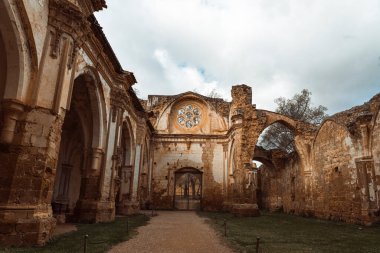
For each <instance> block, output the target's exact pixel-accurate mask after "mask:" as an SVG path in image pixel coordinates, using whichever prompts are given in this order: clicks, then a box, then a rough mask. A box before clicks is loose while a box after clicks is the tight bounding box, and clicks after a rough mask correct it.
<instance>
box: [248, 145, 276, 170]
mask: <svg viewBox="0 0 380 253" xmlns="http://www.w3.org/2000/svg"><path fill="white" fill-rule="evenodd" d="M252 160H256V161H259V162H261V163H262V164H264V165H265V166H267V167H269V168H273V169H274V168H275V165H274V164H273V161H272V157H271V151H270V150H265V149H264V148H262V147H260V146H256V148H255V152H254V155H253V159H252Z"/></svg>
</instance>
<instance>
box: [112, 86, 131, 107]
mask: <svg viewBox="0 0 380 253" xmlns="http://www.w3.org/2000/svg"><path fill="white" fill-rule="evenodd" d="M130 104H131V100H130V98H129V96H128V94H127V92H126V91H125V90H124V89H120V88H117V87H112V88H111V105H112V106H114V107H117V108H121V109H124V110H126V109H127V108H128V107H129V106H130Z"/></svg>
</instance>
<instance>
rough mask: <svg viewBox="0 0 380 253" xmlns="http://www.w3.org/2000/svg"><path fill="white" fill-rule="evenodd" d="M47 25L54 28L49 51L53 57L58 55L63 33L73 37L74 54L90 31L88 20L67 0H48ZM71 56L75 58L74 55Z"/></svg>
mask: <svg viewBox="0 0 380 253" xmlns="http://www.w3.org/2000/svg"><path fill="white" fill-rule="evenodd" d="M49 25H51V26H52V27H54V28H55V32H54V38H53V39H52V42H51V52H50V54H51V56H52V57H53V58H57V57H58V55H59V45H60V40H61V37H62V34H63V33H66V34H68V35H70V36H71V37H72V38H73V40H74V47H73V51H72V52H73V54H76V52H77V50H78V48H80V47H81V46H82V44H83V42H84V41H85V40H86V37H87V35H88V34H89V33H90V32H91V29H90V22H88V21H87V18H86V16H85V15H84V14H83V13H82V11H81V9H80V8H79V7H78V6H77V5H75V4H73V3H72V2H70V1H68V0H50V1H49ZM72 58H75V55H74V57H72Z"/></svg>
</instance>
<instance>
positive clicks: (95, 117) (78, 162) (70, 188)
mask: <svg viewBox="0 0 380 253" xmlns="http://www.w3.org/2000/svg"><path fill="white" fill-rule="evenodd" d="M96 90H97V87H96V81H95V80H94V79H93V78H92V77H91V76H89V75H86V74H83V75H81V76H79V77H77V78H76V79H75V81H74V84H73V90H72V97H71V102H70V107H69V108H70V110H69V111H67V113H66V116H65V119H64V123H63V126H62V135H61V145H60V150H59V159H58V165H57V173H56V179H55V185H54V193H53V199H52V206H53V211H54V214H55V215H56V217H58V218H60V219H59V220H60V221H64V220H65V218H66V217H69V218H70V217H72V216H73V215H74V210H75V209H76V207H77V202H78V200H81V199H83V198H86V199H89V198H96V196H97V194H98V189H99V188H98V186H97V184H98V181H99V180H97V179H96V176H95V178H94V177H92V176H90V168H91V169H92V170H93V169H94V168H93V165H92V162H93V157H92V156H94V155H95V154H94V152H96V150H99V149H102V148H103V147H102V142H101V139H102V138H101V136H100V134H101V133H102V132H104V129H102V128H103V127H104V126H103V124H101V120H100V119H99V115H101V113H99V111H103V110H104V108H102V104H103V102H102V101H99V96H97V95H96V94H99V92H98V91H96ZM97 169H98V170H99V169H100V168H97ZM91 173H93V174H95V175H99V174H100V173H99V171H95V172H94V171H91ZM91 180H93V181H92V182H90V181H91ZM75 214H78V213H77V212H75Z"/></svg>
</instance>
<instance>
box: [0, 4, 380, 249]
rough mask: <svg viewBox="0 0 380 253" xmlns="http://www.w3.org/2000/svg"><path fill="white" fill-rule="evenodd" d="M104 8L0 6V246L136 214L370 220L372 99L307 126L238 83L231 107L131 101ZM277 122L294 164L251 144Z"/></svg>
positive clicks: (378, 177)
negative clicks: (290, 136)
mask: <svg viewBox="0 0 380 253" xmlns="http://www.w3.org/2000/svg"><path fill="white" fill-rule="evenodd" d="M105 7H106V4H105V1H104V0H83V1H76V0H39V1H26V0H24V1H22V0H20V1H16V0H0V100H1V103H0V118H1V121H0V245H43V244H44V243H46V242H47V241H48V240H49V239H50V237H51V235H52V232H53V230H54V228H55V226H56V223H63V222H66V221H76V222H101V221H110V220H113V219H114V217H115V214H116V213H119V214H131V213H134V212H137V211H138V210H139V209H141V208H155V209H157V208H158V209H179V210H196V209H203V210H216V211H219V210H227V211H231V212H233V213H235V214H237V215H257V213H258V211H257V210H258V209H257V204H259V206H262V207H264V208H268V209H271V210H277V209H283V210H284V211H286V212H292V213H296V214H301V215H314V216H318V217H323V218H331V219H340V220H344V221H349V222H358V223H365V224H369V223H373V222H376V221H378V215H379V205H380V203H379V198H380V195H379V187H380V141H379V136H380V117H379V104H380V102H379V95H377V96H375V97H374V98H373V99H372V100H371V101H370V102H368V103H366V104H365V105H363V106H361V107H357V108H353V109H352V110H349V111H347V112H343V113H340V114H337V115H335V116H333V117H331V118H329V119H327V120H326V121H325V122H324V123H323V124H322V125H321V126H318V127H317V126H313V125H310V124H307V123H304V122H300V121H296V120H293V119H290V118H288V117H286V116H283V115H279V114H276V113H273V112H269V111H265V110H258V109H256V106H255V105H254V104H252V90H251V87H249V86H247V85H236V86H233V87H232V90H231V95H232V101H231V102H226V101H223V100H222V99H218V98H209V97H205V96H201V95H199V94H196V93H193V92H187V93H183V94H179V95H176V96H149V97H148V100H139V99H138V98H137V97H136V95H135V93H134V92H133V89H132V86H133V84H135V83H136V79H135V77H134V75H133V73H131V72H129V71H125V70H123V69H122V68H121V66H120V63H119V62H118V59H117V57H116V56H115V54H114V52H113V50H112V48H111V46H110V45H109V43H108V41H107V39H106V37H105V35H104V33H103V32H102V28H101V27H100V25H99V24H98V23H97V21H96V18H95V17H94V15H93V12H95V11H100V10H101V9H103V8H105ZM276 122H280V123H282V124H284V125H286V126H287V127H288V128H290V129H291V130H292V131H293V132H294V135H295V136H296V137H295V144H296V153H294V154H292V155H287V154H284V153H282V152H280V151H278V150H264V149H262V148H260V147H258V146H257V142H258V139H259V136H260V134H261V133H262V132H263V131H264V129H265V128H266V127H268V126H270V125H271V124H273V123H276ZM253 160H258V161H261V162H262V163H263V167H261V168H260V169H259V170H258V169H257V168H256V167H255V164H254V163H253Z"/></svg>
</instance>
